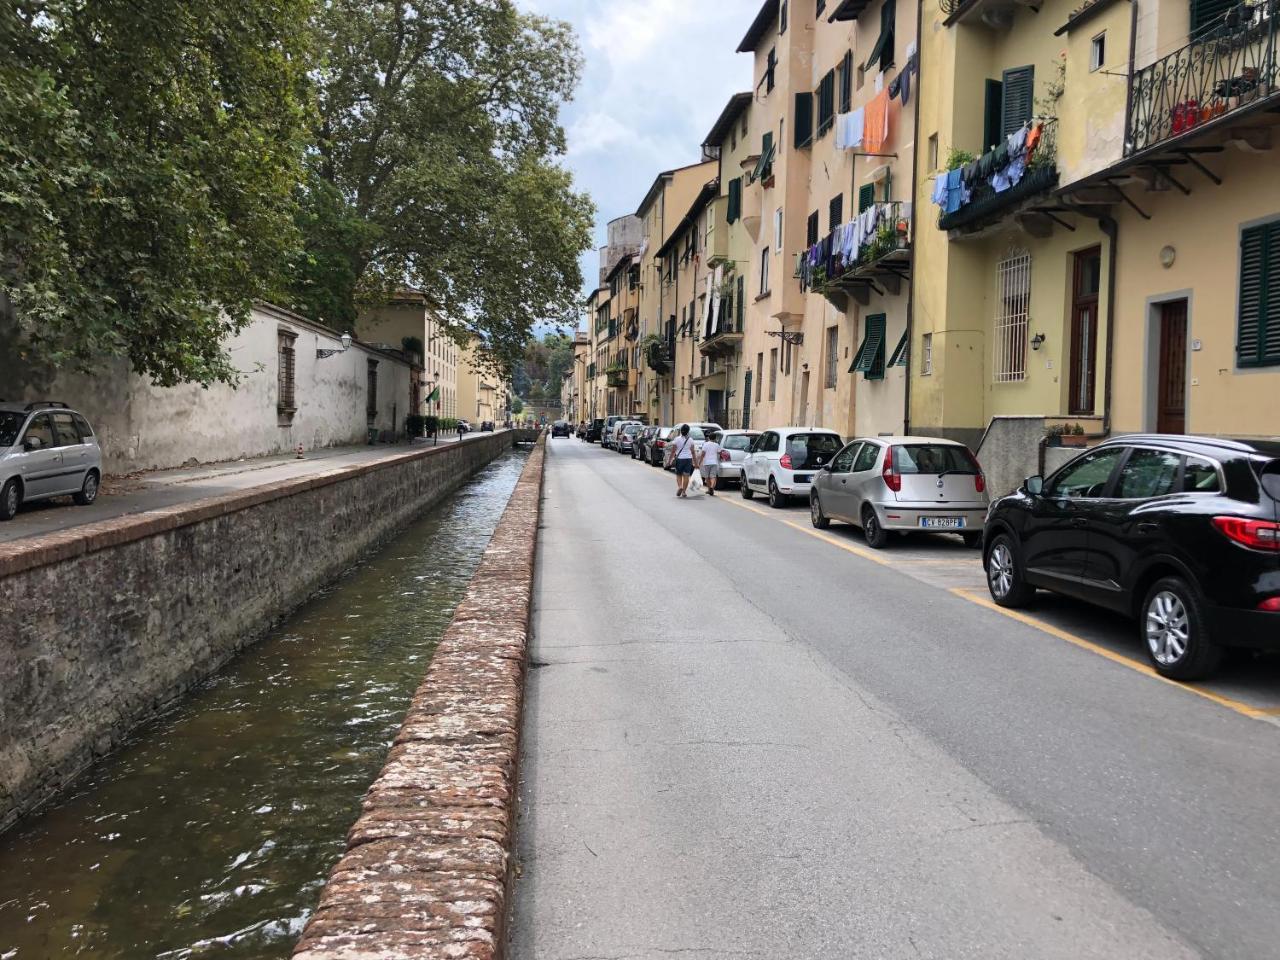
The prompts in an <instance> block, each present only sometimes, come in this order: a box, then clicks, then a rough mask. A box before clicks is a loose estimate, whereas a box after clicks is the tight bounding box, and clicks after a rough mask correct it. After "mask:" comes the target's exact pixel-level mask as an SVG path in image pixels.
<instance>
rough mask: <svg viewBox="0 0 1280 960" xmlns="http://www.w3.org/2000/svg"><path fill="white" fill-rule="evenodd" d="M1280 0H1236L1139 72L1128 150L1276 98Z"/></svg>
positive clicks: (1132, 151) (1127, 135)
mask: <svg viewBox="0 0 1280 960" xmlns="http://www.w3.org/2000/svg"><path fill="white" fill-rule="evenodd" d="M1278 18H1280V0H1256V2H1253V3H1249V2H1243V3H1239V4H1236V5H1234V6H1232V7H1229V8H1228V9H1227V10H1226V12H1225V13H1223V14H1222V16H1221V17H1219V18H1218V19H1217V20H1215V21H1214V22H1213V23H1211V24H1210V25H1209V26H1207V27H1204V28H1203V29H1201V31H1200V33H1199V35H1198V36H1196V37H1195V38H1193V39H1192V41H1191V42H1190V43H1188V44H1187V45H1186V46H1185V47H1182V48H1181V49H1179V50H1175V51H1174V52H1173V53H1171V54H1169V55H1168V56H1166V57H1161V58H1160V59H1159V60H1157V61H1156V62H1155V63H1153V64H1151V65H1150V66H1148V67H1143V68H1142V69H1141V70H1138V71H1136V72H1135V73H1134V75H1133V77H1132V78H1131V80H1130V83H1129V121H1128V128H1127V129H1126V130H1125V138H1124V152H1125V156H1130V155H1132V154H1135V153H1140V152H1142V151H1143V150H1146V149H1149V148H1150V147H1153V146H1157V145H1158V144H1160V143H1162V142H1164V141H1166V140H1171V139H1173V138H1175V137H1180V136H1182V135H1183V134H1186V133H1189V132H1191V131H1193V130H1195V129H1196V128H1197V127H1200V126H1203V125H1204V124H1206V123H1209V122H1211V121H1213V120H1216V119H1217V118H1218V117H1222V116H1226V115H1228V114H1231V113H1234V112H1236V111H1239V110H1243V109H1244V108H1246V107H1249V106H1251V105H1253V104H1255V103H1257V102H1258V101H1260V100H1265V99H1268V98H1271V97H1275V96H1276V94H1277V92H1280V91H1277V89H1276V82H1277V80H1278V79H1280V74H1278V73H1277V69H1276V54H1277V50H1276V33H1277V22H1278Z"/></svg>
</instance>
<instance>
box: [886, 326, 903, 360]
mask: <svg viewBox="0 0 1280 960" xmlns="http://www.w3.org/2000/svg"><path fill="white" fill-rule="evenodd" d="M906 365H907V331H905V330H903V331H902V339H901V340H899V341H898V345H897V346H896V347H894V348H893V356H892V357H890V358H889V366H891V367H905V366H906Z"/></svg>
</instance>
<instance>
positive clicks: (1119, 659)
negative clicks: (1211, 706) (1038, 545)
mask: <svg viewBox="0 0 1280 960" xmlns="http://www.w3.org/2000/svg"><path fill="white" fill-rule="evenodd" d="M951 593H954V594H955V595H956V596H957V597H962V598H964V599H965V600H968V601H969V602H970V603H976V604H977V605H978V606H980V607H986V608H987V609H989V610H994V611H995V612H996V613H1000V614H1003V615H1004V616H1006V617H1009V618H1010V619H1012V620H1017V621H1018V622H1019V623H1024V624H1026V625H1027V626H1029V627H1035V628H1036V629H1037V630H1039V631H1041V632H1042V633H1047V634H1049V635H1050V636H1051V637H1057V638H1058V639H1059V640H1065V641H1067V643H1070V644H1073V645H1075V646H1077V647H1079V648H1080V649H1082V650H1088V651H1089V652H1090V653H1096V654H1097V655H1098V656H1100V657H1105V658H1106V659H1108V660H1110V661H1111V662H1112V663H1118V664H1120V666H1122V667H1128V668H1129V669H1130V670H1133V671H1135V672H1136V673H1140V674H1142V675H1143V676H1145V677H1151V678H1152V679H1154V680H1159V681H1160V682H1161V683H1167V684H1168V685H1169V686H1171V687H1174V688H1176V689H1178V690H1181V691H1183V692H1184V693H1193V694H1195V695H1196V696H1197V697H1203V698H1204V699H1205V700H1210V701H1212V702H1213V703H1216V704H1218V706H1220V707H1226V708H1227V709H1228V710H1234V711H1235V712H1236V713H1238V714H1241V715H1242V716H1246V717H1249V718H1250V719H1253V720H1270V719H1271V717H1273V716H1276V715H1277V714H1280V708H1276V709H1263V708H1261V707H1254V706H1250V705H1249V704H1247V703H1243V702H1241V701H1239V700H1233V699H1231V698H1230V697H1224V696H1223V695H1222V694H1220V693H1214V692H1213V691H1212V690H1205V689H1204V688H1203V687H1193V686H1191V685H1189V684H1186V683H1183V682H1182V681H1179V680H1170V679H1169V678H1168V677H1162V676H1160V674H1158V673H1156V671H1155V670H1154V669H1152V668H1151V667H1150V666H1148V665H1147V664H1145V663H1142V662H1140V661H1138V660H1130V659H1129V658H1128V657H1126V656H1124V655H1123V654H1119V653H1116V652H1115V651H1114V650H1108V649H1107V648H1106V647H1103V646H1100V645H1099V644H1096V643H1094V642H1093V641H1091V640H1086V639H1085V638H1084V637H1079V636H1076V635H1075V634H1074V633H1068V632H1067V631H1066V630H1063V629H1061V628H1059V627H1055V626H1054V625H1053V624H1051V623H1046V622H1045V621H1043V620H1041V619H1039V618H1038V617H1033V616H1031V615H1030V614H1026V613H1021V612H1019V611H1017V610H1010V609H1009V608H1008V607H1002V606H1000V605H999V604H997V603H996V602H995V601H994V600H991V599H990V598H988V597H984V596H982V595H981V594H978V593H975V592H974V591H972V590H970V589H968V588H966V587H952V588H951Z"/></svg>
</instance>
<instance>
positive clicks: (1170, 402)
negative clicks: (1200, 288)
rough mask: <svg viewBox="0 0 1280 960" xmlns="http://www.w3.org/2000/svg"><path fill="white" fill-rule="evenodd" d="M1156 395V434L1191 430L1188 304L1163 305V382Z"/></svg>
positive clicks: (1161, 317) (1161, 346) (1161, 327)
mask: <svg viewBox="0 0 1280 960" xmlns="http://www.w3.org/2000/svg"><path fill="white" fill-rule="evenodd" d="M1157 389H1158V393H1157V395H1156V430H1157V432H1159V433H1185V432H1186V429H1187V301H1185V300H1170V301H1169V302H1168V303H1162V304H1160V379H1159V384H1158V387H1157Z"/></svg>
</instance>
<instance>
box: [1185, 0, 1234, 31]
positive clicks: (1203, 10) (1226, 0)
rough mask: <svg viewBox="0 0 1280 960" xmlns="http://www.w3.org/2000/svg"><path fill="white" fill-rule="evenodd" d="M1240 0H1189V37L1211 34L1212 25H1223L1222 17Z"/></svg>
mask: <svg viewBox="0 0 1280 960" xmlns="http://www.w3.org/2000/svg"><path fill="white" fill-rule="evenodd" d="M1239 3H1240V0H1191V38H1192V39H1200V36H1201V34H1208V35H1210V36H1212V35H1213V30H1212V29H1211V28H1213V27H1221V26H1223V17H1224V15H1225V14H1226V12H1227V11H1228V10H1230V9H1231V8H1232V7H1234V6H1237V5H1238V4H1239Z"/></svg>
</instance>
